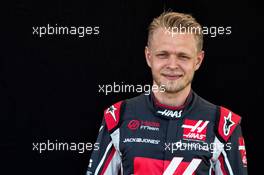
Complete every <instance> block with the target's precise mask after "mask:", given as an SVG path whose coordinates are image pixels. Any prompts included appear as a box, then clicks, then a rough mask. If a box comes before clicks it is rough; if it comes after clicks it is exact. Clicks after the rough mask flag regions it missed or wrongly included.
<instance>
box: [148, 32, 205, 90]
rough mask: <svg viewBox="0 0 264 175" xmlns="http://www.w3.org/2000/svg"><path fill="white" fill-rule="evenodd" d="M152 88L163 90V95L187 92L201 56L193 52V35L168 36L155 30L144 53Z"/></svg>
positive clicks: (195, 50) (194, 47)
mask: <svg viewBox="0 0 264 175" xmlns="http://www.w3.org/2000/svg"><path fill="white" fill-rule="evenodd" d="M145 56H146V60H147V63H148V65H149V67H150V68H151V71H152V76H153V81H154V84H156V85H158V86H164V88H165V91H166V92H167V93H177V92H179V91H181V90H183V89H186V88H190V87H191V82H192V79H193V76H194V72H195V71H196V70H197V69H198V68H199V67H200V65H201V63H202V60H203V57H204V52H203V51H198V50H197V41H196V40H195V38H194V35H193V34H188V33H186V34H175V33H174V34H173V35H172V34H171V33H169V32H168V31H167V32H166V30H165V29H163V28H159V29H156V30H155V31H154V33H153V36H152V39H151V40H150V45H149V46H148V47H146V49H145Z"/></svg>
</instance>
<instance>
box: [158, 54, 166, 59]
mask: <svg viewBox="0 0 264 175" xmlns="http://www.w3.org/2000/svg"><path fill="white" fill-rule="evenodd" d="M157 57H159V58H166V57H167V54H164V53H161V54H157Z"/></svg>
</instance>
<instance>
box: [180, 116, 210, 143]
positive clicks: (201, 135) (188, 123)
mask: <svg viewBox="0 0 264 175" xmlns="http://www.w3.org/2000/svg"><path fill="white" fill-rule="evenodd" d="M208 123H209V121H203V120H198V121H197V120H189V119H186V120H184V124H183V125H182V128H183V139H187V140H198V141H205V140H206V130H207V125H208Z"/></svg>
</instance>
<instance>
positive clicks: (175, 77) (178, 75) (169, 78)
mask: <svg viewBox="0 0 264 175" xmlns="http://www.w3.org/2000/svg"><path fill="white" fill-rule="evenodd" d="M162 75H163V76H164V77H165V78H166V79H168V80H177V79H179V78H181V77H182V76H183V75H182V74H177V75H175V74H162Z"/></svg>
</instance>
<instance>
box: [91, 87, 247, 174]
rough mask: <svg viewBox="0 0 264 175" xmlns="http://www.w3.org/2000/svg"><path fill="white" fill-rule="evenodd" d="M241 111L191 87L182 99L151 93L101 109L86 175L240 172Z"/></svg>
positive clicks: (242, 164)
mask: <svg viewBox="0 0 264 175" xmlns="http://www.w3.org/2000/svg"><path fill="white" fill-rule="evenodd" d="M240 121H241V117H240V116H239V115H237V114H235V113H233V112H232V111H230V110H229V109H227V108H225V107H222V106H216V105H214V104H212V103H210V102H208V101H206V100H204V99H203V98H201V97H200V96H198V95H197V94H196V93H195V92H194V91H191V92H190V94H189V96H188V98H187V99H186V102H185V104H184V105H182V106H180V107H172V106H167V105H164V104H160V103H159V102H158V101H157V100H156V99H155V96H154V94H153V93H151V94H150V95H145V94H141V95H139V96H137V97H134V98H131V99H127V100H124V101H120V102H117V103H115V104H114V105H112V106H110V107H109V108H108V109H106V110H105V111H104V117H103V121H102V125H101V127H100V130H99V135H98V138H97V141H96V143H98V144H99V149H98V150H93V152H92V155H91V159H90V162H89V165H88V170H87V173H86V174H87V175H90V174H95V175H98V174H100V175H118V174H124V175H131V174H134V175H144V174H147V175H162V174H163V175H246V174H247V160H246V150H245V143H244V139H243V136H242V132H241V128H240Z"/></svg>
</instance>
